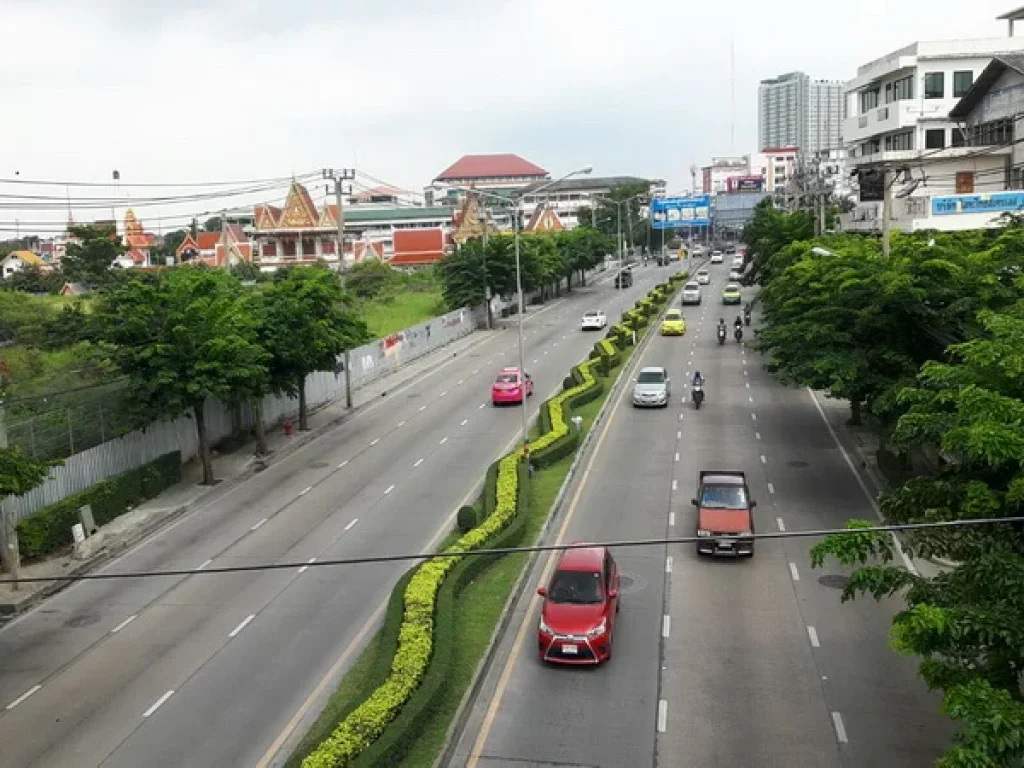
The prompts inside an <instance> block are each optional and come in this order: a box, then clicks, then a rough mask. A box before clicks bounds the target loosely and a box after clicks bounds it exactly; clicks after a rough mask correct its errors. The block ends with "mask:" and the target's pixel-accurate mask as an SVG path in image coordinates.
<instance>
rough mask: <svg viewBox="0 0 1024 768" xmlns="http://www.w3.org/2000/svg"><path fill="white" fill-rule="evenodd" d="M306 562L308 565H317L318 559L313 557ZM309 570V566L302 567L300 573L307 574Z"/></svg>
mask: <svg viewBox="0 0 1024 768" xmlns="http://www.w3.org/2000/svg"><path fill="white" fill-rule="evenodd" d="M306 562H307V563H315V562H316V558H315V557H311V558H309V560H307V561H306ZM307 568H309V566H308V565H304V566H302V567H301V568H299V573H305V572H306V569H307Z"/></svg>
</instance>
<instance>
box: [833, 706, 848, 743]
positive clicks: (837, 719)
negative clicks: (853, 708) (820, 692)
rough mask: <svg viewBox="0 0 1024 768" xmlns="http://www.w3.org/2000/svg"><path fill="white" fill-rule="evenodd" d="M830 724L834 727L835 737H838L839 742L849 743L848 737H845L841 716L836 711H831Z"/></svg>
mask: <svg viewBox="0 0 1024 768" xmlns="http://www.w3.org/2000/svg"><path fill="white" fill-rule="evenodd" d="M832 724H833V725H835V727H836V738H837V739H839V743H840V744H849V743H850V742H849V739H847V738H846V726H844V725H843V716H842V715H840V714H839V713H838V712H833V713H832Z"/></svg>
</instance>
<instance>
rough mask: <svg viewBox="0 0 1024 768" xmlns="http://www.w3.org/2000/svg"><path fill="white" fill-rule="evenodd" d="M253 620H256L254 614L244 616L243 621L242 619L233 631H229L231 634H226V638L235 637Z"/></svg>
mask: <svg viewBox="0 0 1024 768" xmlns="http://www.w3.org/2000/svg"><path fill="white" fill-rule="evenodd" d="M255 618H256V614H255V613H250V614H249V615H248V616H246V617H245V618H244V619H242V621H241V623H240V624H239V625H238V626H237V627H235V628H234V629H232V630H231V632H229V633H228V637H234V636H235V635H237V634H238V633H239V632H241V631H242V630H243V629H245V628H246V627H247V626H249V622H250V621H252V620H253V619H255Z"/></svg>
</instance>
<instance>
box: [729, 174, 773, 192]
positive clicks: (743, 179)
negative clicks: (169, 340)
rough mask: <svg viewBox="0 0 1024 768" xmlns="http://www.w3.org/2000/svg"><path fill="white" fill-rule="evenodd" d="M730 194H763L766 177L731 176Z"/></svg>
mask: <svg viewBox="0 0 1024 768" xmlns="http://www.w3.org/2000/svg"><path fill="white" fill-rule="evenodd" d="M727 183H728V188H729V192H763V191H764V176H749V175H747V176H730V177H729V179H728V181H727Z"/></svg>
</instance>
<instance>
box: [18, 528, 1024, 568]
mask: <svg viewBox="0 0 1024 768" xmlns="http://www.w3.org/2000/svg"><path fill="white" fill-rule="evenodd" d="M1012 523H1024V516H1015V517H987V518H979V519H975V520H944V521H939V522H932V523H900V524H896V525H873V526H867V527H864V528H821V529H812V530H807V531H778V532H772V533H755V534H751V535H750V536H748V537H745V538H748V539H754V540H768V539H807V538H823V537H825V536H849V535H862V534H866V533H889V534H896V533H899V532H901V531H922V530H932V529H943V528H968V527H973V526H988V525H1007V524H1012ZM699 541H705V539H703V538H702V537H699V536H674V537H669V538H660V539H621V540H611V541H595V542H586V543H573V544H539V545H535V546H529V547H495V548H492V549H473V550H467V551H465V552H427V553H423V552H417V553H415V554H400V555H370V556H367V557H347V558H337V559H330V560H314V561H312V562H310V561H309V560H302V561H300V562H286V563H257V564H255V565H229V566H223V567H207V568H204V569H203V570H198V569H175V570H166V571H122V572H114V573H88V574H78V575H56V576H32V577H29V578H23V579H11V578H7V579H0V584H33V583H42V582H55V581H57V582H74V581H101V580H105V579H144V578H158V577H165V576H210V575H213V574H221V573H252V572H262V571H282V570H288V569H291V568H324V567H336V566H341V565H372V564H376V563H394V562H404V561H407V560H412V561H428V560H443V559H447V558H453V557H454V558H462V557H492V556H496V555H514V554H523V553H530V552H565V551H568V550H572V549H590V548H593V547H605V548H614V549H624V548H627V547H663V546H667V545H669V544H695V543H697V542H699Z"/></svg>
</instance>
